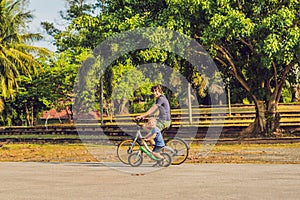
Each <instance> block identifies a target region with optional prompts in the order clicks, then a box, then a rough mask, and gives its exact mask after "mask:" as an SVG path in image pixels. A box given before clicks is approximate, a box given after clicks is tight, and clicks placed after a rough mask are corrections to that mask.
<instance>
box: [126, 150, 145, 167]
mask: <svg viewBox="0 0 300 200" xmlns="http://www.w3.org/2000/svg"><path fill="white" fill-rule="evenodd" d="M128 163H129V164H130V165H131V166H132V167H138V166H140V165H141V164H142V163H143V156H142V155H141V154H139V153H138V152H133V153H132V154H130V155H129V157H128Z"/></svg>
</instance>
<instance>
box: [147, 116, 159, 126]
mask: <svg viewBox="0 0 300 200" xmlns="http://www.w3.org/2000/svg"><path fill="white" fill-rule="evenodd" d="M148 124H149V126H150V127H151V128H155V127H156V124H157V121H156V119H155V118H154V117H151V118H149V120H148Z"/></svg>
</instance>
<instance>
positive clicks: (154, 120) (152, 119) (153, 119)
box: [148, 117, 157, 124]
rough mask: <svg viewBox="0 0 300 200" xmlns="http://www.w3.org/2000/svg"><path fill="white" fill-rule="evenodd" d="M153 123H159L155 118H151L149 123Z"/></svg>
mask: <svg viewBox="0 0 300 200" xmlns="http://www.w3.org/2000/svg"><path fill="white" fill-rule="evenodd" d="M151 121H153V122H155V124H156V123H157V120H156V119H155V118H154V117H150V118H149V119H148V122H151Z"/></svg>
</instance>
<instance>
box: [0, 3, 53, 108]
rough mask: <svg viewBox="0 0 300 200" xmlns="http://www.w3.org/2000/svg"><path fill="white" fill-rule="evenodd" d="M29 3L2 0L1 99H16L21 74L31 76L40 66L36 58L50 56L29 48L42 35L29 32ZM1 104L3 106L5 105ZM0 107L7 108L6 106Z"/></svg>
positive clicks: (0, 27)
mask: <svg viewBox="0 0 300 200" xmlns="http://www.w3.org/2000/svg"><path fill="white" fill-rule="evenodd" d="M26 3H28V1H27V0H1V1H0V84H1V86H0V87H1V92H0V97H1V98H2V100H1V102H2V103H3V99H6V98H13V97H14V95H15V92H16V90H17V89H18V82H19V80H20V77H21V75H24V76H28V77H30V76H31V75H32V74H33V73H35V72H36V69H37V68H38V67H39V66H40V64H39V62H38V61H37V60H36V58H35V57H34V55H39V54H48V53H49V51H48V50H46V49H45V48H40V47H35V46H32V45H30V42H31V41H33V40H38V39H41V38H42V37H41V35H40V34H36V33H28V32H26V28H27V26H26V25H27V23H28V22H30V20H31V19H32V17H33V16H32V14H31V13H30V12H29V11H28V12H27V11H24V10H25V6H26ZM1 102H0V104H2V103H1ZM0 108H4V107H3V105H2V106H0Z"/></svg>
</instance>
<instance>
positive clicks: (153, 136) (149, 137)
mask: <svg viewBox="0 0 300 200" xmlns="http://www.w3.org/2000/svg"><path fill="white" fill-rule="evenodd" d="M156 134H157V133H156V132H155V133H152V132H150V133H148V134H147V135H146V136H145V139H146V140H153V139H154V138H155V136H156Z"/></svg>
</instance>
